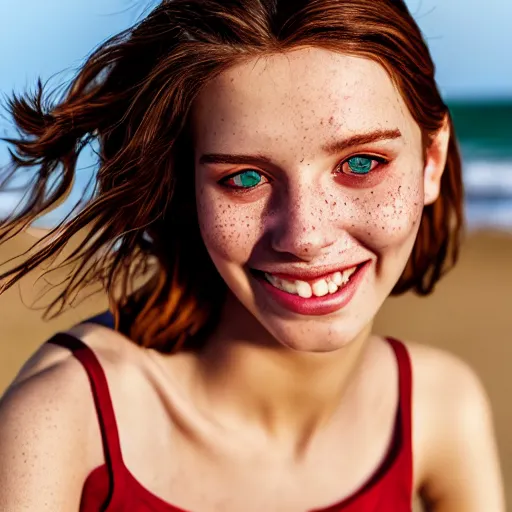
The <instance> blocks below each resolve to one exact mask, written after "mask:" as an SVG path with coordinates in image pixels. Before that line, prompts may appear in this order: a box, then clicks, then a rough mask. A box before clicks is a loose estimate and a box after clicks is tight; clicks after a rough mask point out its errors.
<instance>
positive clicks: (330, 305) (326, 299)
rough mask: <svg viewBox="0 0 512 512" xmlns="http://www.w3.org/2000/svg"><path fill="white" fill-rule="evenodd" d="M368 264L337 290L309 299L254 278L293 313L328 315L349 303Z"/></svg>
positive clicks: (276, 300) (264, 280) (262, 279)
mask: <svg viewBox="0 0 512 512" xmlns="http://www.w3.org/2000/svg"><path fill="white" fill-rule="evenodd" d="M370 264H371V262H370V261H367V262H366V263H364V264H363V265H362V266H361V267H359V268H358V269H357V270H356V271H355V272H354V273H353V274H352V276H351V277H350V280H349V282H348V283H347V284H346V285H345V286H343V287H342V288H340V289H339V290H338V291H337V292H335V293H333V294H328V295H324V296H323V297H315V296H314V295H313V297H311V298H309V299H304V298H303V297H299V296H298V295H293V294H291V293H287V292H285V291H283V290H279V289H278V288H276V287H275V286H272V285H271V284H270V283H269V282H268V281H267V280H266V279H265V278H264V277H257V278H256V280H257V281H258V282H259V283H260V284H261V285H262V287H263V289H264V290H265V291H266V292H267V293H268V294H269V295H270V296H271V298H272V299H273V300H274V301H275V302H277V303H278V304H279V305H280V306H282V307H284V308H285V309H288V310H289V311H292V312H293V313H298V314H299V315H311V316H320V315H328V314H329V313H334V312H335V311H338V310H339V309H342V308H344V307H345V306H347V305H348V304H349V302H350V301H351V300H352V298H353V297H354V295H355V293H356V291H357V289H358V288H359V285H360V284H361V282H362V280H363V279H364V276H365V274H366V272H367V270H368V268H369V267H370Z"/></svg>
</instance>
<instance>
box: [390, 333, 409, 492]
mask: <svg viewBox="0 0 512 512" xmlns="http://www.w3.org/2000/svg"><path fill="white" fill-rule="evenodd" d="M387 341H388V342H389V343H390V345H391V347H392V348H393V351H394V352H395V356H396V360H397V364H398V375H399V391H400V405H399V407H400V426H401V434H402V435H401V437H402V450H401V451H402V456H403V457H404V458H405V462H406V465H407V472H408V475H409V477H410V480H411V482H410V484H411V489H412V477H413V475H412V473H413V460H412V457H413V455H412V385H413V383H412V363H411V358H410V356H409V352H408V351H407V348H406V346H405V345H404V344H403V343H402V342H401V341H399V340H397V339H394V338H387Z"/></svg>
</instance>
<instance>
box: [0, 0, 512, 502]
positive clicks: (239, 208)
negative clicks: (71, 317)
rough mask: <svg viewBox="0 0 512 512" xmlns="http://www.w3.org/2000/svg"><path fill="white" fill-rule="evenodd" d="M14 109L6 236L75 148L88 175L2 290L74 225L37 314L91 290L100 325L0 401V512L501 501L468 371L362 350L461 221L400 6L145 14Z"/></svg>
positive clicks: (457, 175) (382, 344) (308, 1)
mask: <svg viewBox="0 0 512 512" xmlns="http://www.w3.org/2000/svg"><path fill="white" fill-rule="evenodd" d="M10 107H11V109H12V113H13V116H14V119H15V121H16V123H17V126H18V127H19V129H20V130H21V136H20V138H19V139H18V140H12V141H11V143H12V144H13V146H12V147H13V154H14V157H15V158H14V173H13V174H12V176H16V175H17V171H18V170H20V169H22V168H24V167H34V166H37V167H38V169H39V174H38V175H37V179H36V181H35V182H34V186H33V188H32V195H31V196H30V198H29V200H28V201H27V202H26V204H25V205H24V207H23V209H22V211H20V212H19V214H17V215H16V216H13V218H11V219H9V221H8V222H6V223H4V224H3V225H2V237H3V239H6V238H8V237H10V236H12V235H13V234H15V233H16V232H19V231H20V230H21V229H24V228H26V227H27V226H28V225H29V224H30V223H31V222H32V221H33V220H34V219H35V218H36V217H37V216H38V215H40V214H41V213H42V212H43V211H46V210H47V209H49V208H51V207H52V206H54V205H55V204H56V203H57V202H59V201H60V200H61V199H62V198H63V197H64V196H65V194H66V192H67V191H68V189H69V187H70V185H71V183H72V181H73V176H74V172H75V162H76V159H77V155H78V153H79V152H80V150H81V149H82V148H83V147H84V146H85V145H86V144H87V143H88V142H90V141H92V140H96V141H97V142H98V143H99V148H100V149H99V163H100V166H99V171H98V178H97V191H96V192H97V193H96V195H95V197H94V199H93V200H91V202H90V203H89V204H87V205H86V207H85V208H84V209H83V210H82V211H81V212H80V213H79V214H78V215H77V216H76V217H75V218H73V219H72V220H68V221H67V222H65V223H63V224H62V225H61V226H58V227H57V228H56V229H55V230H54V232H53V233H51V236H50V237H49V238H48V241H47V242H45V239H44V238H43V239H42V240H41V241H40V243H39V244H38V246H37V247H35V249H34V251H35V252H32V253H30V254H29V256H28V257H27V258H26V260H25V261H24V262H23V263H22V264H20V265H19V266H17V267H16V268H11V269H9V270H8V271H5V272H4V273H3V275H2V276H1V277H2V279H3V282H4V285H5V286H10V285H12V284H13V283H14V282H16V281H17V280H18V279H19V278H20V277H21V276H23V275H25V274H26V273H27V272H29V271H30V270H32V269H33V268H35V267H36V266H37V265H39V264H40V263H43V262H45V261H47V260H49V259H50V258H51V257H52V256H54V255H56V254H57V253H58V252H59V251H60V249H61V248H62V247H63V246H64V245H65V244H66V242H67V241H69V239H70V238H71V237H72V236H73V235H74V234H76V233H77V232H78V231H80V230H84V229H85V230H86V232H87V233H88V235H87V237H86V240H85V243H84V244H83V245H82V246H81V247H79V248H78V249H77V251H76V252H74V253H72V254H71V256H70V258H69V259H71V260H72V261H74V263H75V267H74V271H73V274H72V276H71V277H70V281H69V283H68V286H67V287H66V289H65V290H64V292H63V293H62V295H61V296H59V300H58V301H57V302H55V304H54V305H56V306H58V305H59V304H60V305H61V306H62V305H65V304H66V303H68V302H69V301H70V300H71V299H72V297H73V296H74V295H75V293H76V292H77V291H78V290H79V288H80V287H81V286H83V285H85V284H90V283H93V282H100V281H102V282H103V283H104V284H105V287H106V289H107V291H108V294H109V297H110V299H111V307H110V310H111V313H109V312H107V313H105V315H102V316H100V317H98V318H95V319H91V321H88V322H85V323H84V324H81V325H78V326H75V327H74V328H72V329H71V330H70V331H68V332H65V333H59V334H57V335H56V336H55V337H54V338H52V339H51V340H50V341H49V343H46V344H44V346H42V347H41V348H40V349H39V350H38V351H37V353H36V354H35V355H34V356H33V357H32V358H31V359H30V361H29V362H28V363H27V364H26V365H25V366H24V368H23V369H22V370H21V372H20V373H19V375H18V376H17V378H16V380H15V381H14V383H13V384H12V386H11V387H10V389H9V390H8V392H7V393H6V395H5V396H4V398H3V400H2V403H1V407H0V460H1V468H0V509H1V510H2V511H4V512H18V511H31V512H32V511H33V512H36V511H37V512H43V511H51V512H56V511H75V510H82V511H87V512H93V511H99V510H105V511H112V512H113V511H121V510H123V511H162V512H164V511H167V512H170V511H185V510H187V511H197V512H213V511H223V512H240V511H244V512H256V511H258V512H261V511H276V512H288V511H290V512H303V511H310V510H316V511H323V512H328V511H340V512H341V511H343V512H355V511H363V512H370V511H371V512H374V511H375V512H376V511H379V512H382V511H393V512H401V511H406V510H408V511H409V510H411V506H412V502H413V498H414V497H415V496H416V495H420V496H421V497H422V499H423V501H424V503H425V504H426V505H427V506H428V507H429V509H430V510H434V511H436V512H462V511H464V512H482V511H484V510H485V511H493V512H502V511H504V510H505V506H504V502H503V491H502V488H501V482H500V470H499V466H498V462H497V455H496V447H495V440H494V434H493V428H492V420H491V413H490V410H489V404H488V401H487V398H486V396H485V393H484V391H483V390H482V387H481V385H480V383H479V381H478V379H477V378H476V377H475V375H474V373H473V372H472V370H470V369H469V368H468V367H467V366H466V365H465V364H464V363H462V362H461V361H459V360H458V359H456V358H454V357H453V356H450V355H448V354H446V353H444V352H441V351H438V350H435V349H432V348H429V347H424V346H420V345H417V344H415V343H412V342H402V341H398V340H394V339H391V338H389V339H383V338H381V337H379V336H376V335H374V334H372V321H373V319H374V317H375V315H376V313H377V311H378V310H379V308H380V306H381V304H382V303H383V301H384V300H385V299H386V297H387V296H388V295H390V294H397V293H402V292H404V291H406V290H409V289H414V290H416V291H417V292H418V293H420V294H428V293H430V292H431V291H432V290H433V288H434V285H435V283H436V282H437V281H438V280H439V278H440V277H441V275H442V273H443V271H445V270H446V269H447V268H448V267H449V266H451V265H452V264H453V263H454V262H455V260H456V256H457V250H458V243H459V234H460V229H461V224H462V221H461V216H462V214H461V212H462V204H461V201H462V196H463V194H462V183H461V172H460V158H459V154H458V150H457V143H456V140H455V134H454V130H453V126H452V122H451V118H450V114H449V112H448V109H447V107H446V105H445V104H444V103H443V101H442V99H441V97H440V95H439V92H438V89H437V87H436V83H435V81H434V66H433V63H432V61H431V58H430V56H429V52H428V50H427V48H426V46H425V43H424V41H423V40H422V37H421V34H420V32H419V29H418V27H417V26H416V24H415V22H414V21H413V19H412V17H411V15H410V14H409V12H408V10H407V8H406V6H405V5H404V3H403V2H402V1H401V0H375V1H373V2H368V1H366V0H344V1H343V2H339V1H336V0H300V1H299V0H296V1H294V2H286V1H284V0H283V1H279V0H186V1H185V0H173V1H171V0H168V1H164V2H162V3H161V4H160V5H159V6H158V7H157V8H156V9H155V10H154V11H153V12H151V13H150V14H149V15H148V16H147V18H145V19H144V20H143V21H142V22H141V23H140V24H138V25H137V26H135V27H133V28H132V29H131V30H129V31H127V32H126V33H123V34H121V35H119V36H116V37H115V38H113V39H112V40H110V41H109V42H107V43H106V44H104V45H102V46H101V47H100V49H99V50H97V51H96V52H95V53H94V54H93V55H92V56H91V57H90V58H89V59H88V61H87V63H86V64H85V65H84V67H83V69H81V71H80V72H79V74H78V75H77V77H76V79H75V80H74V82H73V83H72V85H71V87H70V88H69V90H68V91H67V92H66V94H65V95H64V96H63V97H62V98H61V99H60V100H59V101H57V102H54V103H53V104H52V103H51V102H48V101H46V100H45V96H44V95H43V92H42V90H41V87H39V90H38V91H37V92H36V94H35V95H34V96H32V97H25V98H20V97H16V98H14V99H13V101H12V102H11V105H10ZM50 185H51V186H50ZM148 272H149V273H150V274H149V275H150V277H149V280H148V281H147V282H146V283H145V284H144V285H143V286H142V287H141V288H138V289H135V288H134V286H133V283H134V282H135V281H136V280H137V279H138V278H139V277H140V276H141V275H143V274H144V275H148ZM8 342H9V340H4V343H8ZM171 504H172V505H171Z"/></svg>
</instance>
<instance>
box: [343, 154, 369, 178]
mask: <svg viewBox="0 0 512 512" xmlns="http://www.w3.org/2000/svg"><path fill="white" fill-rule="evenodd" d="M373 161H374V160H373V159H372V158H367V157H365V156H353V157H352V158H349V159H348V160H347V163H348V166H349V168H350V171H351V172H353V173H354V174H368V173H369V172H370V171H371V170H372V162H373Z"/></svg>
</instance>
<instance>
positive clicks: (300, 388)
mask: <svg viewBox="0 0 512 512" xmlns="http://www.w3.org/2000/svg"><path fill="white" fill-rule="evenodd" d="M229 311H230V312H229V314H227V312H226V314H225V315H222V317H221V321H220V323H219V326H218V328H217V330H216V332H215V333H214V334H213V335H212V337H211V338H210V339H209V341H208V343H207V344H206V345H205V347H204V348H203V349H202V350H201V351H200V353H199V357H198V362H199V375H200V382H201V384H200V388H199V389H200V394H201V399H202V400H204V402H205V403H204V405H205V407H207V408H208V410H215V411H216V414H218V415H222V418H223V421H224V420H225V421H226V422H227V423H228V424H229V425H230V426H234V427H240V425H241V424H243V425H244V429H248V428H252V427H254V428H256V429H257V430H259V431H260V432H262V433H263V435H264V437H265V438H267V439H269V438H270V439H275V440H276V441H278V440H283V441H284V440H286V441H287V442H292V443H293V444H294V446H296V447H298V446H304V444H305V443H306V442H307V439H310V438H312V437H313V435H314V433H315V431H317V430H318V429H320V428H321V427H323V426H325V425H326V424H327V423H329V421H330V420H331V419H332V417H333V415H334V414H335V413H336V412H337V410H339V408H340V404H341V402H342V400H343V397H344V394H345V393H346V391H347V389H348V388H349V387H350V384H351V382H352V381H353V377H354V376H355V373H356V371H357V370H358V368H359V367H360V366H361V364H360V363H361V361H362V359H363V357H362V356H363V353H364V349H365V347H366V346H367V340H368V338H369V333H370V329H371V325H370V326H368V327H367V328H366V329H365V330H364V332H362V333H360V335H359V336H358V337H357V338H356V339H354V340H352V341H351V342H350V343H349V344H347V345H346V346H345V347H343V348H341V349H338V350H336V351H334V352H329V353H305V352H297V351H294V350H292V349H289V348H287V347H283V346H282V345H281V344H279V342H278V341H276V340H274V339H270V338H269V334H268V332H267V331H266V330H265V329H264V328H263V327H262V326H261V325H260V324H259V322H257V320H256V319H254V317H253V316H252V315H251V314H250V313H249V312H247V311H246V310H245V309H244V312H239V311H237V314H236V315H234V314H233V305H232V304H231V305H230V308H229ZM233 318H236V319H237V321H236V322H234V321H233ZM237 430H239V428H237Z"/></svg>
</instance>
